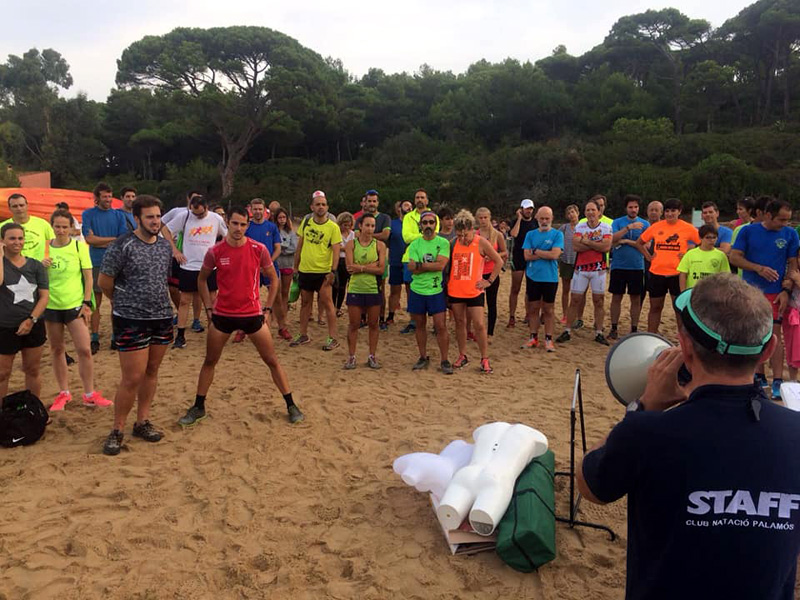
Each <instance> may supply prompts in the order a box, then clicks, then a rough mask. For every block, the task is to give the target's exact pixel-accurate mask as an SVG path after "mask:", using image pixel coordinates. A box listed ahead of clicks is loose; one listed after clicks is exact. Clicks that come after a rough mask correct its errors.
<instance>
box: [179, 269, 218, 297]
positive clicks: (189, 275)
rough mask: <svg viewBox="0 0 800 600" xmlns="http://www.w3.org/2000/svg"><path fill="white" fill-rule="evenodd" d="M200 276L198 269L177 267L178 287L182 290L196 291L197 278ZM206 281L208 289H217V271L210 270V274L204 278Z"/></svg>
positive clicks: (211, 290)
mask: <svg viewBox="0 0 800 600" xmlns="http://www.w3.org/2000/svg"><path fill="white" fill-rule="evenodd" d="M198 277H200V271H187V270H186V269H184V268H182V267H181V268H179V269H178V289H179V290H180V291H182V292H186V293H187V294H189V293H194V292H196V291H197V278H198ZM206 281H207V283H208V291H209V292H216V291H217V272H216V271H211V275H209V276H208V279H207V280H206Z"/></svg>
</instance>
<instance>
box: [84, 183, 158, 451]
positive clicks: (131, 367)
mask: <svg viewBox="0 0 800 600" xmlns="http://www.w3.org/2000/svg"><path fill="white" fill-rule="evenodd" d="M133 217H134V218H135V219H136V230H135V231H134V232H133V233H129V234H126V235H124V236H122V237H121V238H119V239H118V240H116V241H115V242H113V243H112V244H111V245H110V246H109V247H108V251H107V252H106V253H105V256H104V257H103V264H102V266H101V267H100V287H101V288H102V290H103V293H104V294H105V295H106V296H108V299H109V300H111V301H112V303H113V307H114V308H113V312H112V316H111V322H112V324H113V326H114V334H115V336H116V340H117V345H118V346H119V366H120V370H121V371H122V379H121V380H120V382H119V386H118V387H117V395H116V397H115V398H114V429H113V430H112V431H111V433H110V434H109V435H108V439H106V443H105V445H104V446H103V454H108V455H111V456H114V455H116V454H119V452H120V450H121V449H122V440H123V433H122V431H123V429H124V428H125V420H126V419H127V417H128V413H129V412H130V411H131V408H133V404H134V402H136V401H137V400H138V405H137V409H136V422H135V423H134V425H133V436H134V437H139V438H142V439H143V440H145V441H148V442H157V441H159V440H160V439H161V438H162V437H163V435H164V434H163V433H161V432H160V431H158V430H157V429H156V428H155V427H154V426H153V424H152V423H150V420H149V416H150V405H151V404H152V402H153V398H154V397H155V394H156V385H157V383H158V369H159V367H160V366H161V360H162V359H163V358H164V354H165V353H166V351H167V348H168V347H169V344H170V343H171V342H172V334H173V331H172V307H171V306H170V303H169V291H167V276H168V275H169V271H170V264H171V262H172V247H171V246H170V243H169V242H168V241H167V240H165V239H164V238H163V237H160V236H159V235H158V233H159V231H161V201H160V200H159V199H158V198H156V197H155V196H147V195H141V196H137V197H136V200H134V202H133Z"/></svg>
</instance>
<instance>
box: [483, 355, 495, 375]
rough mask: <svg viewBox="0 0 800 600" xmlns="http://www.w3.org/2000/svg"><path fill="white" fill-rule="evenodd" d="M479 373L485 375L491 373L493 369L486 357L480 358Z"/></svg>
mask: <svg viewBox="0 0 800 600" xmlns="http://www.w3.org/2000/svg"><path fill="white" fill-rule="evenodd" d="M481 373H484V374H486V375H491V374H492V373H494V369H493V368H492V365H491V364H490V363H489V359H488V358H482V359H481Z"/></svg>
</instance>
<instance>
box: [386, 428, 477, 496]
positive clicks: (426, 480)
mask: <svg viewBox="0 0 800 600" xmlns="http://www.w3.org/2000/svg"><path fill="white" fill-rule="evenodd" d="M471 456H472V444H468V443H467V442H465V441H464V440H454V441H452V442H450V443H449V444H448V445H447V446H446V447H445V449H444V450H442V452H441V454H432V453H430V452H413V453H411V454H405V455H403V456H401V457H399V458H397V459H396V460H395V461H394V463H393V465H392V467H393V469H394V472H395V473H397V474H398V475H400V477H401V478H402V479H403V481H404V482H405V483H407V484H408V485H410V486H413V487H415V488H416V489H417V490H419V491H420V492H431V493H432V494H433V495H434V496H436V498H437V499H439V498H441V497H442V495H443V494H444V491H445V489H446V488H447V485H448V484H449V483H450V480H451V479H452V478H453V474H454V473H455V472H456V471H458V470H459V469H460V468H462V467H463V466H464V465H466V464H467V463H468V462H469V460H470V458H471Z"/></svg>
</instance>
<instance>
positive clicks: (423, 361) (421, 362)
mask: <svg viewBox="0 0 800 600" xmlns="http://www.w3.org/2000/svg"><path fill="white" fill-rule="evenodd" d="M429 364H431V359H430V357H428V356H420V357H419V358H418V359H417V362H415V363H414V366H413V367H411V369H412V370H414V371H421V370H422V369H427V368H428V365H429Z"/></svg>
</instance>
